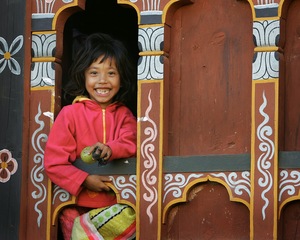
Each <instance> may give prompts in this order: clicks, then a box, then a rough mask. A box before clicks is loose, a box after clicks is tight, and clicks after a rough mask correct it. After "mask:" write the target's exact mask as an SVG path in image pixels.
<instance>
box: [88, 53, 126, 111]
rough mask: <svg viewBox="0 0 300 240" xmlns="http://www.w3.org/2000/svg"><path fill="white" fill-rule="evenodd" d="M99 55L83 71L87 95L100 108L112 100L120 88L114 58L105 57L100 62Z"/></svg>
mask: <svg viewBox="0 0 300 240" xmlns="http://www.w3.org/2000/svg"><path fill="white" fill-rule="evenodd" d="M102 58H103V56H100V57H99V58H98V59H97V60H96V61H95V62H93V63H92V64H91V65H90V66H89V67H88V68H87V69H86V70H85V72H84V76H85V88H86V90H87V92H88V93H89V97H90V98H91V99H92V100H95V101H96V102H97V103H98V104H99V105H100V106H101V107H102V108H106V107H107V106H108V105H109V104H111V103H112V102H113V98H114V96H115V95H116V94H117V93H118V91H119V90H120V74H119V71H118V69H117V66H116V62H115V59H113V58H107V59H105V61H103V62H101V60H102Z"/></svg>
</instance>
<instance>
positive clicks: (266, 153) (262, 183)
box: [256, 92, 275, 220]
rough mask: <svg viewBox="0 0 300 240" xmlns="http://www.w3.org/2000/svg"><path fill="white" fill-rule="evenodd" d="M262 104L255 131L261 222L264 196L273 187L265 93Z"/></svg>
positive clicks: (264, 207) (269, 132)
mask: <svg viewBox="0 0 300 240" xmlns="http://www.w3.org/2000/svg"><path fill="white" fill-rule="evenodd" d="M262 97H263V103H262V105H261V106H260V108H259V113H260V114H261V115H262V117H263V118H264V119H263V121H262V123H261V124H260V125H259V126H258V128H257V130H256V135H257V138H258V139H259V141H260V144H259V150H260V151H261V155H260V156H259V157H258V159H257V169H258V171H259V172H260V173H261V175H262V177H260V178H259V179H258V185H259V187H261V188H262V189H264V190H263V191H262V193H261V198H262V200H263V201H264V202H265V204H264V206H263V207H262V217H263V220H265V218H266V213H265V211H266V208H267V207H268V206H269V199H268V198H267V197H266V194H267V193H268V192H269V191H270V190H271V188H272V186H273V177H272V173H270V168H271V166H272V163H271V161H270V160H272V158H273V156H274V148H275V146H274V142H273V141H272V140H271V139H270V138H269V137H270V136H271V135H272V134H273V129H272V127H271V126H268V125H267V124H268V123H269V120H270V118H269V116H268V114H267V113H265V112H264V110H265V108H266V106H267V103H268V101H267V98H266V97H265V92H263V96H262Z"/></svg>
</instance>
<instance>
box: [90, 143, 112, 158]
mask: <svg viewBox="0 0 300 240" xmlns="http://www.w3.org/2000/svg"><path fill="white" fill-rule="evenodd" d="M93 151H95V152H94V154H97V155H99V156H100V158H103V159H104V160H108V159H109V158H110V157H111V154H112V151H111V149H110V147H109V146H107V145H105V144H103V143H100V142H97V143H96V144H94V145H93V146H92V147H91V149H90V153H92V152H93Z"/></svg>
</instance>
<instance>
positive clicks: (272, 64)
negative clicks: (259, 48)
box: [252, 52, 279, 80]
mask: <svg viewBox="0 0 300 240" xmlns="http://www.w3.org/2000/svg"><path fill="white" fill-rule="evenodd" d="M278 77H279V53H278V52H256V53H255V55H254V58H253V63H252V79H253V80H259V79H262V80H266V79H270V78H278Z"/></svg>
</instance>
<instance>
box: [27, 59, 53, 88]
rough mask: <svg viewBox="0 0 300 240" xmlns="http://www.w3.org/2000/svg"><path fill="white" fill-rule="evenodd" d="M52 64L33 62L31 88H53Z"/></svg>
mask: <svg viewBox="0 0 300 240" xmlns="http://www.w3.org/2000/svg"><path fill="white" fill-rule="evenodd" d="M54 79H55V70H54V63H53V62H33V63H32V66H31V81H30V82H31V87H44V86H54Z"/></svg>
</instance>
